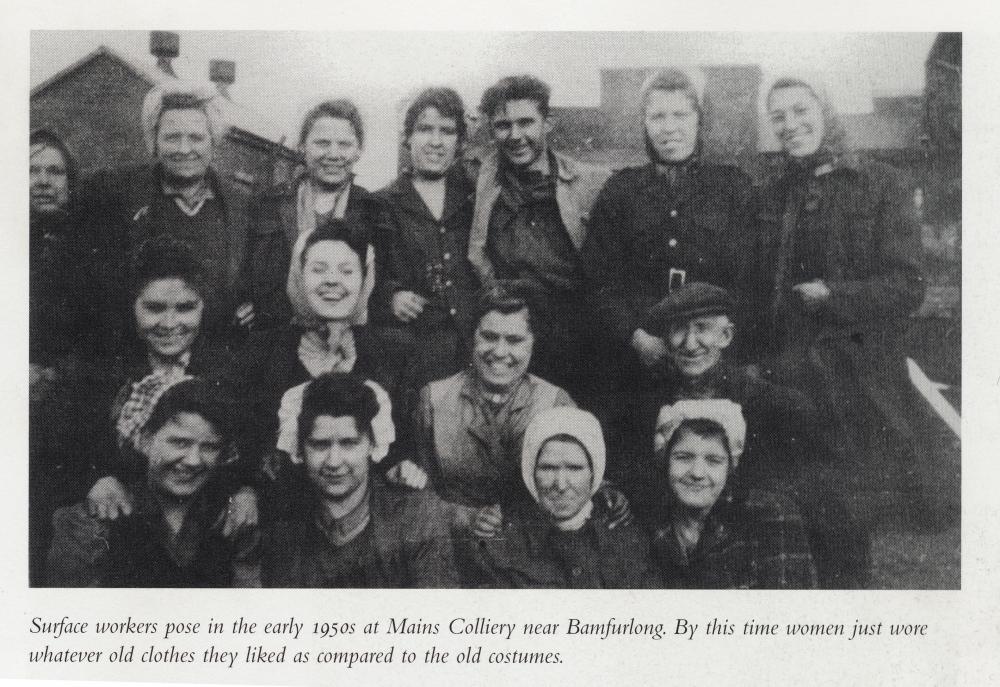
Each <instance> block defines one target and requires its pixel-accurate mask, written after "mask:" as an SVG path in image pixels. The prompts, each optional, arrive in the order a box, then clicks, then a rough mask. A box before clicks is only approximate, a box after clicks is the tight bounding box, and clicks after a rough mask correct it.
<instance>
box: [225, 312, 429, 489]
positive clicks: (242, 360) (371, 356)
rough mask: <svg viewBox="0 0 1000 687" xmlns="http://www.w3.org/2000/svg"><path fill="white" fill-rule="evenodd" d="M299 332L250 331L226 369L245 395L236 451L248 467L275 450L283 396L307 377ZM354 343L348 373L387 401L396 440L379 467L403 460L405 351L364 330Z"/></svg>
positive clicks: (408, 403)
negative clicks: (380, 390)
mask: <svg viewBox="0 0 1000 687" xmlns="http://www.w3.org/2000/svg"><path fill="white" fill-rule="evenodd" d="M302 334H303V330H302V328H300V327H298V326H295V325H291V324H286V325H284V326H282V327H278V328H276V329H270V330H265V331H256V332H253V333H251V335H250V337H249V339H248V340H247V343H246V346H244V348H243V350H241V351H240V353H239V355H238V357H237V360H236V362H235V364H234V365H233V367H232V368H231V369H230V374H229V383H230V384H232V385H233V386H234V388H238V389H242V390H244V393H245V401H246V419H247V423H248V424H247V427H246V428H245V430H244V431H243V432H242V433H241V434H242V441H241V442H240V453H241V456H242V458H243V459H244V460H247V461H248V464H250V465H252V466H256V467H259V466H260V461H261V459H262V458H263V457H264V456H265V455H267V454H268V453H270V452H272V451H273V450H274V449H275V442H276V440H277V437H278V408H279V407H280V406H281V398H282V396H284V394H285V392H286V391H288V390H289V389H291V388H292V387H294V386H298V385H299V384H303V383H305V382H308V381H310V380H311V379H312V377H311V376H310V375H309V372H308V370H306V368H305V367H303V365H302V362H301V361H300V360H299V356H298V350H299V341H300V339H301V337H302ZM354 344H355V349H356V351H357V360H356V361H355V363H354V369H353V370H352V373H353V374H355V375H357V376H358V377H360V378H361V379H366V380H371V381H373V382H375V383H377V384H378V385H379V386H381V387H382V388H383V389H385V391H386V393H388V394H389V397H390V398H391V399H392V406H393V407H392V411H393V412H392V414H393V422H394V424H395V426H396V442H395V443H394V444H393V447H392V450H391V451H390V453H389V456H388V457H387V458H385V459H384V460H383V461H382V463H381V465H383V466H385V467H391V465H392V464H394V463H395V462H397V461H398V460H400V459H401V458H402V457H403V456H402V454H400V453H399V452H400V451H403V450H404V449H405V448H406V447H408V446H409V445H410V441H409V438H408V437H409V431H408V427H409V422H408V421H407V420H408V418H409V417H410V415H409V413H410V412H412V411H411V410H410V408H412V407H413V403H414V402H413V400H412V397H414V396H415V394H416V392H415V391H414V390H413V389H411V388H410V386H411V385H410V384H409V383H408V381H407V378H406V374H405V371H406V369H407V355H408V351H407V350H406V349H405V348H404V347H402V346H400V345H399V344H398V342H396V341H394V340H392V339H391V338H388V337H386V336H383V335H382V333H381V332H377V331H375V330H372V329H371V328H369V327H366V326H362V327H355V328H354ZM262 488H266V487H262Z"/></svg>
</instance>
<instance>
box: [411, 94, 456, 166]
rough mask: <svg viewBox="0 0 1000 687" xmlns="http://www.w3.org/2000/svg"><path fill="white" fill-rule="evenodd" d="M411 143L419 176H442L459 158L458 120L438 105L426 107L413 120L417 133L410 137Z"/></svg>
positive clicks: (412, 158)
mask: <svg viewBox="0 0 1000 687" xmlns="http://www.w3.org/2000/svg"><path fill="white" fill-rule="evenodd" d="M407 145H409V147H410V161H411V162H412V163H413V171H414V172H415V173H416V174H417V176H421V177H428V178H431V179H436V178H439V177H441V176H443V175H444V174H445V173H446V172H447V171H448V169H449V168H450V167H451V165H452V163H454V162H455V155H456V154H457V153H458V123H457V122H456V121H455V118H454V117H442V116H441V115H440V114H439V113H438V111H437V109H436V108H433V107H427V108H424V111H423V112H421V113H420V115H419V116H418V117H417V121H416V122H414V123H413V133H411V134H410V138H409V139H407Z"/></svg>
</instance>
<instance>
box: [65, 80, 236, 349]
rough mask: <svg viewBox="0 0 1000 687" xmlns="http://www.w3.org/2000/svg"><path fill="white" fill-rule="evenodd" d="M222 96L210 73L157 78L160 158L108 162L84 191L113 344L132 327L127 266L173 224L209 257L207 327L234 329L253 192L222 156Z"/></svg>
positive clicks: (151, 134) (145, 118) (154, 96)
mask: <svg viewBox="0 0 1000 687" xmlns="http://www.w3.org/2000/svg"><path fill="white" fill-rule="evenodd" d="M220 98H221V96H220V95H219V93H218V89H216V88H215V85H214V84H210V83H191V82H185V81H178V80H176V79H172V80H168V81H165V82H163V83H161V84H158V85H156V86H154V87H153V88H152V89H150V90H149V92H148V93H147V94H146V97H145V99H144V100H143V104H142V113H141V117H140V124H141V126H142V133H143V137H144V139H145V142H146V149H147V152H148V153H149V155H150V158H151V160H150V162H149V163H147V164H143V165H139V166H131V167H124V168H121V169H114V170H101V171H99V172H97V173H96V174H95V175H94V176H93V178H92V179H91V180H90V183H88V184H87V188H86V189H85V191H84V193H82V194H81V206H82V208H81V212H82V217H81V221H82V223H83V226H84V228H85V229H86V230H87V231H88V232H91V233H92V235H93V236H94V237H95V241H96V244H97V249H98V252H97V258H98V259H97V260H96V264H95V277H96V279H97V284H98V286H99V287H100V292H99V296H100V301H99V303H100V307H101V315H102V336H103V344H104V347H105V348H113V347H115V346H117V345H119V344H120V342H121V340H122V339H123V338H127V337H128V334H129V329H130V327H129V322H130V320H131V313H130V308H131V306H132V304H131V303H130V302H128V298H127V295H126V294H124V293H123V292H122V289H121V279H122V275H127V273H128V269H129V267H131V266H132V265H133V264H134V262H135V259H136V255H137V254H138V251H139V248H140V246H142V245H143V243H145V242H146V241H147V240H149V239H150V238H153V237H155V236H159V235H163V234H166V235H169V236H172V237H173V238H175V239H177V240H179V241H183V242H185V243H187V244H189V245H190V246H191V247H192V249H193V250H194V251H195V254H196V255H198V257H199V260H201V262H202V263H204V265H205V279H206V287H207V288H206V289H205V293H204V298H205V312H204V315H203V320H204V322H203V327H202V329H203V331H204V332H205V334H206V335H207V336H210V337H212V338H218V339H220V340H225V339H226V338H228V336H229V334H230V326H231V325H232V322H233V315H234V310H235V306H236V295H237V277H238V274H239V269H240V266H241V265H242V264H243V259H244V254H245V250H246V244H247V233H246V232H247V204H248V202H249V199H250V193H249V189H248V188H247V187H246V186H245V185H244V184H243V183H242V182H240V181H236V180H233V179H232V178H231V177H228V176H227V175H224V174H221V173H219V171H218V170H217V169H216V168H215V166H214V164H213V163H214V161H215V158H216V152H217V150H218V148H219V146H221V145H222V143H223V140H224V138H225V136H226V133H227V131H228V126H227V124H226V122H225V120H224V117H223V111H222V108H221V104H220Z"/></svg>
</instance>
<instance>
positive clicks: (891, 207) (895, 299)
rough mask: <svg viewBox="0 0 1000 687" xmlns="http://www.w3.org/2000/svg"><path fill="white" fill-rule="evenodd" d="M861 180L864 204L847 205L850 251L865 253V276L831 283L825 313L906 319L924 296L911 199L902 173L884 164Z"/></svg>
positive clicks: (858, 319) (853, 318)
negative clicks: (858, 205) (901, 180)
mask: <svg viewBox="0 0 1000 687" xmlns="http://www.w3.org/2000/svg"><path fill="white" fill-rule="evenodd" d="M857 183H858V184H859V185H860V187H861V188H862V189H864V190H865V191H866V192H867V194H868V195H869V198H870V201H871V202H870V203H864V204H863V205H862V207H861V208H846V209H845V210H844V217H845V221H846V222H848V223H849V225H848V226H846V227H845V228H844V236H845V241H846V242H847V243H848V246H847V248H848V249H849V250H853V251H857V252H858V253H862V254H867V255H864V259H862V260H859V261H858V262H859V263H862V264H868V265H870V269H869V270H866V271H867V272H868V273H867V274H850V275H849V276H848V277H846V278H844V279H841V280H831V281H829V282H827V286H828V287H829V288H830V292H831V293H830V300H829V301H828V303H827V307H826V312H827V313H828V315H829V316H830V318H831V319H833V320H834V321H835V322H836V323H839V324H858V323H867V322H876V321H878V320H879V319H882V318H894V319H895V318H901V317H905V316H907V315H908V314H910V313H911V312H913V311H914V310H916V308H918V307H919V306H920V303H921V301H922V300H923V296H924V280H923V276H922V271H921V243H920V227H919V225H918V224H917V221H916V218H915V217H914V213H913V209H912V205H913V203H912V200H911V198H910V194H909V192H908V191H907V189H906V188H905V187H904V186H903V184H902V183H901V182H900V180H899V178H898V176H897V175H896V174H895V173H894V172H893V171H892V170H890V169H888V168H886V167H884V166H872V167H870V168H868V169H865V170H862V171H861V173H860V174H859V178H858V180H857Z"/></svg>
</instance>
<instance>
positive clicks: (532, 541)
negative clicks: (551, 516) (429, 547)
mask: <svg viewBox="0 0 1000 687" xmlns="http://www.w3.org/2000/svg"><path fill="white" fill-rule="evenodd" d="M604 503H605V502H604V500H603V499H600V498H595V499H594V510H593V512H592V514H591V516H590V518H589V519H588V520H587V522H586V523H585V524H584V526H583V527H582V528H581V529H580V530H577V531H576V532H560V531H559V530H558V529H556V528H555V527H554V526H553V525H552V524H551V523H550V522H549V521H548V520H546V519H545V516H544V515H543V514H542V512H541V511H540V510H539V509H538V507H537V505H536V504H534V503H531V504H530V505H529V506H526V507H523V508H517V509H514V510H509V509H508V510H505V512H504V514H503V517H504V522H503V525H502V527H501V529H500V531H499V532H497V533H496V534H495V535H494V536H493V537H490V538H488V539H480V538H470V539H469V540H467V541H465V542H463V543H462V546H464V547H467V548H468V549H469V550H468V551H467V552H466V555H465V556H463V557H462V558H463V560H468V561H469V563H468V564H467V565H469V566H470V570H469V571H468V572H467V577H468V583H469V584H470V585H471V586H476V587H494V588H507V589H526V588H535V589H538V588H548V589H649V588H657V587H659V586H660V584H659V580H658V579H657V574H656V572H655V568H654V566H653V562H652V560H651V558H650V541H649V536H648V535H647V534H646V532H645V530H643V529H642V528H640V527H639V526H637V525H634V524H620V525H617V526H615V525H612V524H611V523H612V518H610V517H609V514H608V512H607V510H606V508H605V506H604Z"/></svg>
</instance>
